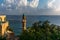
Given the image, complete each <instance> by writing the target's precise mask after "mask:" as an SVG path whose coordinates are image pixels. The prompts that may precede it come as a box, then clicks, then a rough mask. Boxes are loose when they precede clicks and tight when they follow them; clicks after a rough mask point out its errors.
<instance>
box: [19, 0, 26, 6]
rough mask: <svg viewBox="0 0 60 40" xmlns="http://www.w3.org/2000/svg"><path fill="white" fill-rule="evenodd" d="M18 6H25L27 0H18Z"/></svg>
mask: <svg viewBox="0 0 60 40" xmlns="http://www.w3.org/2000/svg"><path fill="white" fill-rule="evenodd" d="M18 6H27V0H20V1H19V3H18Z"/></svg>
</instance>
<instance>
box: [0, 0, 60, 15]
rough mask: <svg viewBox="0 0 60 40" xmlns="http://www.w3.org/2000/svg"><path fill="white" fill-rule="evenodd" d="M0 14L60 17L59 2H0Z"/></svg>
mask: <svg viewBox="0 0 60 40" xmlns="http://www.w3.org/2000/svg"><path fill="white" fill-rule="evenodd" d="M0 14H5V15H22V14H26V15H60V0H0Z"/></svg>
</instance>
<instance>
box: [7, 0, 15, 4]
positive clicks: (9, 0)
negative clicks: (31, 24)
mask: <svg viewBox="0 0 60 40" xmlns="http://www.w3.org/2000/svg"><path fill="white" fill-rule="evenodd" d="M6 2H7V3H14V0H6Z"/></svg>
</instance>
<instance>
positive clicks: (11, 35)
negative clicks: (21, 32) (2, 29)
mask: <svg viewBox="0 0 60 40" xmlns="http://www.w3.org/2000/svg"><path fill="white" fill-rule="evenodd" d="M6 40H15V35H14V32H12V31H10V30H7V35H6Z"/></svg>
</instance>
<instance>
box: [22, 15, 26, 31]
mask: <svg viewBox="0 0 60 40" xmlns="http://www.w3.org/2000/svg"><path fill="white" fill-rule="evenodd" d="M25 30H26V16H25V15H24V14H23V16H22V31H25Z"/></svg>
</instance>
